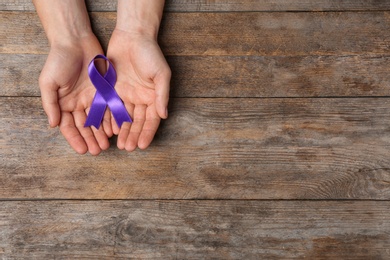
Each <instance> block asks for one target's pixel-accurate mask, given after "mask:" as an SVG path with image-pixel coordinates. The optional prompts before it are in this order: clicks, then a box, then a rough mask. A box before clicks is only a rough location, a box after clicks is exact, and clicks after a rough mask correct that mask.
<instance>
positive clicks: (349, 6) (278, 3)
mask: <svg viewBox="0 0 390 260" xmlns="http://www.w3.org/2000/svg"><path fill="white" fill-rule="evenodd" d="M86 3H87V6H88V9H89V10H90V11H116V9H117V1H116V0H111V1H107V0H87V1H86ZM0 10H2V11H7V10H8V11H33V10H34V6H33V4H32V3H31V0H0ZM362 10H363V11H369V10H371V11H375V10H387V11H388V10H390V3H389V1H387V0H374V1H356V0H213V1H208V0H191V1H189V0H187V1H185V0H167V1H166V4H165V11H167V12H218V11H225V12H226V11H230V12H235V11H248V12H251V11H362Z"/></svg>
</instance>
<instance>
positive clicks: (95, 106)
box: [84, 55, 132, 128]
mask: <svg viewBox="0 0 390 260" xmlns="http://www.w3.org/2000/svg"><path fill="white" fill-rule="evenodd" d="M96 59H104V60H106V61H108V63H109V66H108V69H107V72H106V74H105V75H104V76H102V75H101V74H100V72H99V71H98V70H97V69H96V67H95V60H96ZM88 75H89V78H90V79H91V82H92V84H93V85H94V86H95V88H96V94H95V97H94V99H93V101H92V106H91V109H90V111H89V114H88V117H87V121H86V122H85V124H84V127H88V126H92V125H93V126H94V127H96V128H99V126H100V124H101V122H102V120H103V116H104V112H105V111H106V108H107V106H108V107H109V108H110V110H111V113H112V115H113V116H114V119H115V121H116V123H117V125H118V127H121V126H122V123H123V122H130V123H131V122H132V120H131V117H130V115H129V113H128V112H127V110H126V108H125V106H124V105H123V102H122V100H121V99H120V97H119V96H118V93H116V91H115V89H114V86H115V83H116V71H115V69H114V66H113V65H112V64H111V62H110V61H109V60H108V59H107V57H106V56H104V55H97V56H96V57H95V58H93V60H92V61H91V63H90V64H89V66H88Z"/></svg>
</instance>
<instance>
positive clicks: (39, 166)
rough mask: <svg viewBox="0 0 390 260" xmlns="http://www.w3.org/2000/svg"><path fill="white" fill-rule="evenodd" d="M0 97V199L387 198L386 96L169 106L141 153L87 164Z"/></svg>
mask: <svg viewBox="0 0 390 260" xmlns="http://www.w3.org/2000/svg"><path fill="white" fill-rule="evenodd" d="M0 100H1V103H2V106H1V107H0V137H1V139H0V148H1V149H0V162H1V167H0V183H1V185H0V198H2V199H31V198H47V199H48V198H53V199H78V198H82V199H129V198H131V199H352V198H353V199H375V200H389V199H390V138H389V136H390V135H389V133H390V117H389V114H390V98H356V99H353V98H326V99H313V98H310V99H301V98H294V99H285V98H281V99H276V98H272V99H249V98H244V99H239V98H232V99H221V98H217V99H201V98H196V99H171V102H170V118H169V119H168V120H167V121H164V122H163V124H162V125H161V127H160V129H159V132H158V134H157V136H156V138H155V140H154V142H153V144H152V146H151V147H150V148H148V149H147V150H146V151H135V152H134V153H127V152H125V151H119V150H118V149H117V148H116V147H115V144H114V142H115V140H113V145H112V147H111V148H110V149H109V150H108V151H106V152H104V153H103V155H101V156H97V157H93V156H88V155H87V156H80V155H76V154H75V152H73V150H71V148H70V147H69V146H68V144H67V143H66V142H65V140H64V139H63V137H62V136H61V135H60V134H59V133H58V131H57V130H56V129H47V120H46V116H45V115H44V113H43V111H42V109H41V103H40V99H39V98H1V99H0Z"/></svg>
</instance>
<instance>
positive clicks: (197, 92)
mask: <svg viewBox="0 0 390 260" xmlns="http://www.w3.org/2000/svg"><path fill="white" fill-rule="evenodd" d="M0 59H1V60H2V63H1V64H0V77H1V79H2V81H3V82H2V87H1V88H0V96H20V97H22V96H39V95H40V93H39V87H38V77H39V74H40V71H41V69H42V67H43V65H44V63H45V59H46V55H35V54H0ZM168 63H169V64H170V67H171V69H172V80H171V94H170V96H171V97H336V96H338V97H350V96H352V97H356V96H371V97H373V96H390V73H389V68H390V56H386V55H353V56H296V57H280V56H278V57H257V56H249V57H247V56H243V57H231V56H207V57H206V56H190V57H188V56H170V57H168Z"/></svg>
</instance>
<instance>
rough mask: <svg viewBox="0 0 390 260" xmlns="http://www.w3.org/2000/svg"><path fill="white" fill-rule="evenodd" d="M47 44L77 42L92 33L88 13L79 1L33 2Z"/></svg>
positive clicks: (45, 0)
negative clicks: (47, 41)
mask: <svg viewBox="0 0 390 260" xmlns="http://www.w3.org/2000/svg"><path fill="white" fill-rule="evenodd" d="M33 3H34V5H35V8H36V10H37V13H38V15H39V18H40V20H41V22H42V25H43V27H44V29H45V32H46V35H47V38H48V40H49V43H50V44H51V45H52V44H55V43H57V42H61V43H66V42H69V41H74V40H79V39H80V38H82V37H84V36H88V35H90V34H91V33H92V30H91V25H90V21H89V17H88V12H87V9H86V7H85V3H84V1H81V0H50V1H48V0H33Z"/></svg>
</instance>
